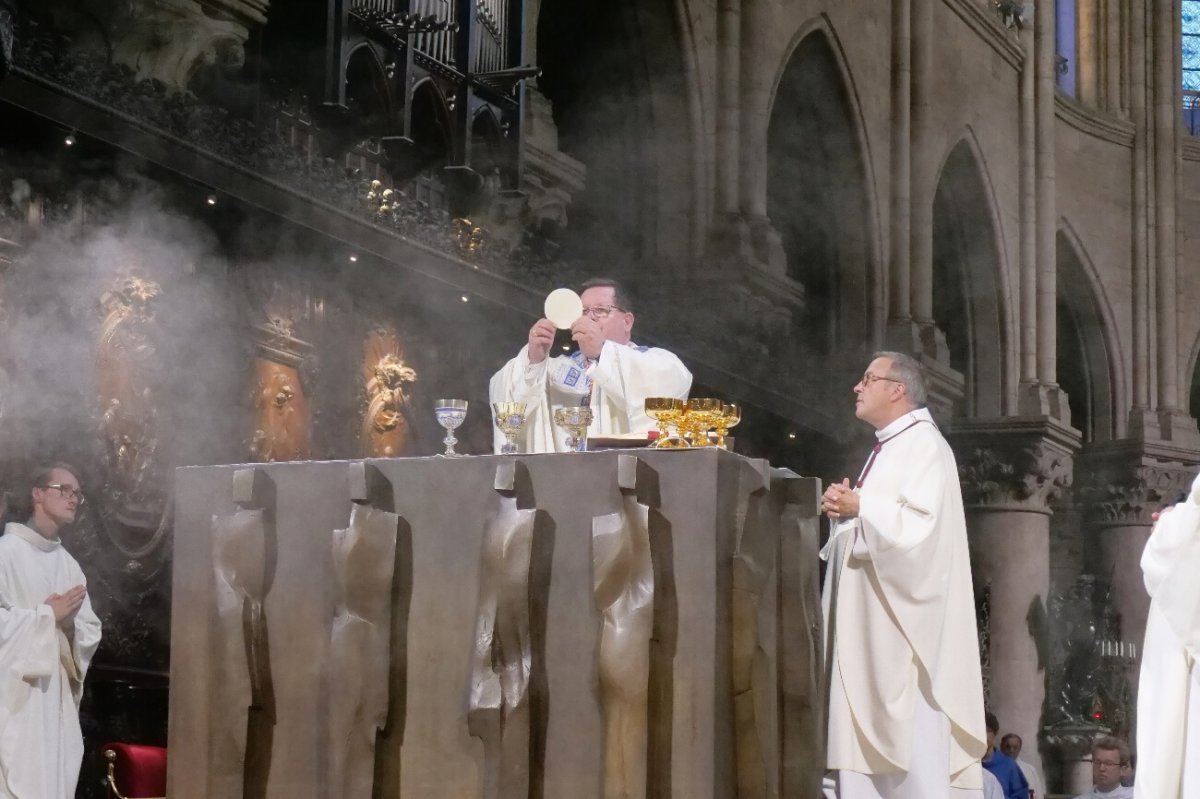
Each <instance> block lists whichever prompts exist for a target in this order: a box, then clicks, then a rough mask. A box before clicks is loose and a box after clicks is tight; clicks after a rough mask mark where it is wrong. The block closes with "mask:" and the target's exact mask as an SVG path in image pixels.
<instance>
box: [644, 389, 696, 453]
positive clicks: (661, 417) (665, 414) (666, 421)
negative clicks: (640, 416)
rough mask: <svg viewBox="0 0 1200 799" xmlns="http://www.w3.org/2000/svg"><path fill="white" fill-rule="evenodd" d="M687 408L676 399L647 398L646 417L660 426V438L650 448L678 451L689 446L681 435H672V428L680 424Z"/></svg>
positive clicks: (681, 401)
mask: <svg viewBox="0 0 1200 799" xmlns="http://www.w3.org/2000/svg"><path fill="white" fill-rule="evenodd" d="M685 407H686V406H685V405H684V402H683V400H681V399H676V398H675V397H647V398H646V415H647V416H649V417H650V418H651V419H653V420H654V421H655V422H656V423H657V424H658V438H657V439H656V440H655V441H654V443H653V444H651V445H650V446H652V447H657V448H658V449H678V448H680V447H686V446H689V445H688V443H687V442H686V441H684V440H683V436H681V435H674V436H673V435H671V428H672V427H674V426H676V425H678V424H679V420H680V419H681V418H683V411H684V408H685Z"/></svg>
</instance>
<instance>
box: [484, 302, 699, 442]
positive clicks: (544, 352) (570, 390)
mask: <svg viewBox="0 0 1200 799" xmlns="http://www.w3.org/2000/svg"><path fill="white" fill-rule="evenodd" d="M580 299H581V300H583V315H582V316H580V317H579V319H577V320H576V321H575V323H574V324H573V325H572V326H571V338H572V339H573V340H574V341H575V343H576V344H577V345H578V346H579V349H578V351H576V352H575V353H573V354H571V355H556V356H551V355H550V347H551V346H552V345H553V344H554V334H555V333H556V332H557V328H555V326H554V323H553V322H551V321H550V320H549V319H539V320H538V321H537V322H536V323H535V324H534V326H533V327H532V328H530V330H529V341H528V343H527V344H526V345H525V346H524V347H522V348H521V351H520V352H519V353H517V356H516V357H515V358H513V359H512V360H510V361H509V362H508V363H506V364H505V365H504V366H503V367H502V368H501V369H500V371H498V372H496V374H494V375H493V376H492V380H491V384H490V385H489V387H488V401H489V402H492V403H495V402H524V403H525V405H526V408H525V413H526V418H525V426H524V428H522V430H521V433H520V435H518V436H517V438H516V444H517V447H518V448H519V450H520V451H521V452H565V451H566V450H567V444H566V437H567V431H565V430H562V429H559V428H558V427H556V425H555V424H554V411H555V410H556V409H558V408H563V407H566V406H568V405H589V406H590V407H591V409H592V417H593V418H592V425H591V427H590V428H588V435H589V436H606V435H624V434H628V433H643V432H647V431H649V430H653V429H654V427H655V423H654V420H653V419H651V418H650V417H649V416H647V415H646V409H645V403H646V398H647V397H675V398H678V399H687V396H688V391H689V390H690V389H691V387H692V374H691V372H689V371H688V370H687V367H685V366H684V365H683V362H682V361H680V360H679V358H677V357H676V356H675V355H674V354H672V353H670V352H668V351H667V350H664V349H659V348H657V347H642V346H638V345H637V344H634V343H633V342H632V341H631V340H630V334H631V332H632V331H633V322H634V316H633V308H632V304H631V302H630V299H629V295H628V294H627V293H626V292H625V290H624V289H623V288H622V287H621V285H620V284H619V283H617V282H616V281H613V280H605V279H595V280H589V281H588V282H586V283H584V284H583V292H582V294H581V295H580ZM495 434H496V435H495V444H496V451H497V452H499V451H500V446H501V445H502V444H503V443H504V436H503V435H502V434H501V433H500V432H499V430H496V431H495Z"/></svg>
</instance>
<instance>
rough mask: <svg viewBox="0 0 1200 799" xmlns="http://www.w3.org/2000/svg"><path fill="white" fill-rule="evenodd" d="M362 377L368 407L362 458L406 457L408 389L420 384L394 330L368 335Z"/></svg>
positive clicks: (363, 424) (361, 443) (374, 332)
mask: <svg viewBox="0 0 1200 799" xmlns="http://www.w3.org/2000/svg"><path fill="white" fill-rule="evenodd" d="M362 373H363V380H364V394H365V397H366V402H365V405H366V407H365V408H364V410H363V418H362V426H361V429H360V431H359V439H360V445H361V447H362V451H363V454H364V455H368V456H372V455H373V456H375V457H384V458H389V457H398V456H400V455H403V454H405V452H406V451H407V449H408V439H409V429H408V420H407V418H406V417H405V408H406V407H407V405H408V395H407V393H406V392H407V386H408V385H410V384H412V383H415V382H416V381H417V372H416V370H415V369H413V368H412V367H411V366H409V365H408V364H406V363H405V362H404V358H403V356H402V355H401V347H400V339H399V337H398V335H397V334H396V332H395V331H394V330H392V329H390V328H378V329H376V330H373V331H372V332H371V333H370V334H368V336H367V339H366V342H365V343H364V346H363V364H362Z"/></svg>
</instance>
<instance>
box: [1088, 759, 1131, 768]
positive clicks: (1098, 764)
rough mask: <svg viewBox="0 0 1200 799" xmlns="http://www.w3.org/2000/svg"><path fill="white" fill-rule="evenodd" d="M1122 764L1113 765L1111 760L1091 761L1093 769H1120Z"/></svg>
mask: <svg viewBox="0 0 1200 799" xmlns="http://www.w3.org/2000/svg"><path fill="white" fill-rule="evenodd" d="M1124 765H1125V764H1124V763H1113V762H1112V761H1111V760H1093V761H1092V767H1093V768H1122V767H1123V766H1124Z"/></svg>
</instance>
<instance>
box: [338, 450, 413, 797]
mask: <svg viewBox="0 0 1200 799" xmlns="http://www.w3.org/2000/svg"><path fill="white" fill-rule="evenodd" d="M350 469H351V470H352V472H355V471H356V472H359V473H369V474H372V475H373V476H375V477H376V479H377V480H380V481H383V482H386V480H385V478H382V476H379V475H378V472H377V471H376V470H375V469H374V468H373V467H370V466H364V465H363V464H361V463H355V464H351V465H350ZM355 477H356V475H353V474H352V476H351V482H352V484H353V483H359V484H361V485H362V487H363V488H364V489H365V488H366V483H367V482H368V479H369V478H368V477H366V474H364V475H363V476H362V477H361V479H357V480H356V479H355ZM355 493H358V494H359V497H356V498H355V499H356V501H355V503H354V504H353V505H352V507H351V510H350V524H349V526H348V527H347V528H346V529H344V530H334V531H333V573H334V578H335V583H336V590H337V609H336V611H335V612H334V617H333V629H332V632H331V634H330V646H329V653H330V664H329V691H328V696H329V744H330V745H329V756H330V775H329V785H330V791H331V793H332V794H334V795H336V796H339V797H344V798H345V799H355V797H361V798H362V799H370V797H371V796H372V790H373V785H374V781H375V772H376V769H375V757H376V750H375V744H376V738H377V736H378V734H379V732H380V731H381V730H383V729H384V727H385V726H386V724H387V721H388V706H389V696H388V694H389V688H390V680H389V672H390V665H391V660H392V658H391V653H392V605H391V600H392V594H393V592H392V580H393V575H394V568H395V562H396V536H397V530H398V527H399V518H398V517H397V516H396V514H394V513H389V512H387V511H385V510H380V509H379V508H376V507H373V506H371V505H368V504H366V502H367V501H368V497H367V494H368V493H369V492H368V491H367V490H363V491H360V492H355Z"/></svg>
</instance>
